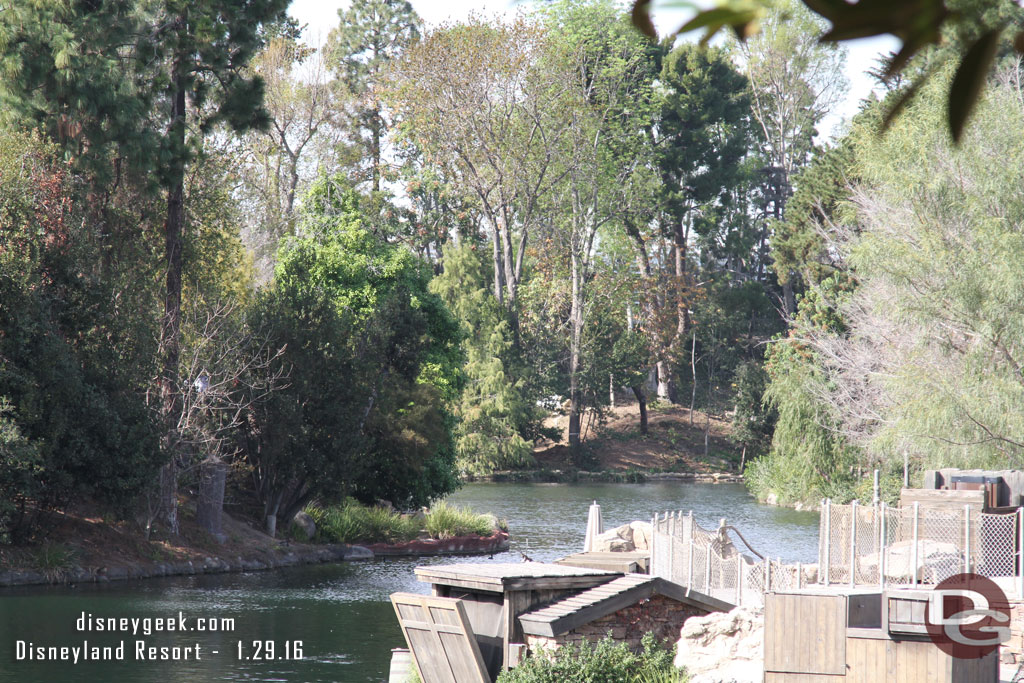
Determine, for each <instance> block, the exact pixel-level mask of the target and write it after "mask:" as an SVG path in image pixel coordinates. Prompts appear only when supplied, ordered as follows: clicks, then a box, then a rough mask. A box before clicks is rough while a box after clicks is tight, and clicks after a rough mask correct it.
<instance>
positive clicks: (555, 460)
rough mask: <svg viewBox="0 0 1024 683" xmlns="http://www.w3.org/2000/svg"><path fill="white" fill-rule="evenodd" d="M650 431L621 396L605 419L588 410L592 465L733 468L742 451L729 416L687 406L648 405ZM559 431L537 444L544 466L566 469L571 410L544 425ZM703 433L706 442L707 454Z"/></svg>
mask: <svg viewBox="0 0 1024 683" xmlns="http://www.w3.org/2000/svg"><path fill="white" fill-rule="evenodd" d="M647 412H648V433H647V435H646V436H645V435H643V434H641V433H640V410H639V407H638V406H637V404H636V402H635V401H633V402H630V403H624V402H621V401H617V403H616V407H615V408H612V409H609V410H608V411H606V413H607V414H606V416H605V419H604V421H603V423H599V422H598V420H597V419H596V418H595V417H594V416H593V415H591V414H590V413H588V414H587V415H586V417H585V418H584V421H583V433H584V434H583V443H584V444H585V446H586V453H587V456H588V457H589V458H590V460H591V463H592V466H596V467H597V469H601V470H611V471H616V470H617V471H622V470H631V469H632V470H655V471H667V472H720V471H735V470H736V469H737V467H738V465H739V460H740V453H739V450H738V449H737V448H736V446H735V444H733V443H732V442H731V441H730V440H729V433H730V425H729V419H728V417H726V418H724V419H723V418H720V417H710V418H709V417H708V415H706V414H705V413H703V412H701V411H699V410H695V411H693V414H692V415H691V413H690V410H689V409H688V408H686V407H684V406H679V405H671V404H656V405H654V406H651V407H649V408H648V411H647ZM544 426H545V427H554V428H556V429H558V430H559V431H560V432H561V440H560V441H558V442H553V441H550V440H547V439H543V440H541V441H540V442H539V443H538V444H537V446H536V448H535V449H534V457H535V458H536V459H537V464H538V465H539V466H540V467H543V468H547V469H560V468H566V467H568V466H569V465H570V464H571V459H570V455H569V449H568V427H569V418H568V416H567V415H553V416H552V417H550V418H549V419H548V420H547V421H545V424H544ZM705 432H706V433H707V447H706V453H707V455H706V456H705Z"/></svg>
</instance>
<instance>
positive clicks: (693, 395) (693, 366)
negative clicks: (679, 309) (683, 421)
mask: <svg viewBox="0 0 1024 683" xmlns="http://www.w3.org/2000/svg"><path fill="white" fill-rule="evenodd" d="M690 372H691V373H692V377H693V386H692V387H691V388H690V426H691V427H692V426H693V409H694V407H695V406H696V404H697V332H696V331H694V333H693V346H692V347H691V348H690Z"/></svg>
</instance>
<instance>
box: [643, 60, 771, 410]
mask: <svg viewBox="0 0 1024 683" xmlns="http://www.w3.org/2000/svg"><path fill="white" fill-rule="evenodd" d="M659 83H660V86H661V87H660V107H659V109H658V115H657V125H656V126H655V127H654V137H655V144H656V152H655V154H656V162H657V168H658V172H659V179H660V200H661V201H660V206H661V211H660V212H659V215H658V216H657V217H656V221H655V223H656V227H655V229H654V230H653V233H654V234H651V235H649V236H647V237H646V240H647V241H650V240H652V239H653V240H662V241H664V242H665V243H666V245H668V246H667V256H668V259H667V262H668V263H670V264H671V265H670V266H668V269H669V273H668V275H669V277H667V278H661V279H660V281H658V282H657V284H656V281H655V279H654V278H653V273H652V270H653V269H656V268H657V266H656V265H655V266H652V263H651V261H652V258H654V260H662V259H657V258H656V257H655V255H654V254H651V253H650V251H651V250H650V249H649V247H650V246H653V245H649V244H645V234H644V231H642V230H640V229H639V226H636V227H633V228H630V229H629V233H630V235H631V237H632V238H633V241H634V243H635V245H636V247H637V255H638V258H639V266H640V270H641V273H643V274H644V279H645V281H646V282H647V283H648V287H647V288H646V289H647V290H648V293H647V305H646V306H645V310H644V314H645V325H644V326H645V327H646V328H647V329H648V331H649V332H650V336H651V339H652V341H653V342H654V344H653V346H654V348H655V356H656V363H657V370H658V397H659V398H660V399H662V400H669V399H671V398H674V394H675V392H674V387H673V382H672V376H673V374H674V373H673V372H672V365H673V363H680V362H683V361H684V360H685V354H686V349H685V346H686V340H687V338H688V335H689V333H690V328H691V322H692V321H691V317H690V311H691V310H692V309H693V308H694V302H695V299H696V297H697V296H698V290H699V286H697V283H698V280H699V279H700V277H699V274H697V273H695V272H692V266H691V265H690V261H691V260H692V254H691V243H692V242H693V241H694V239H693V238H694V236H695V235H694V233H695V232H698V233H701V234H703V235H704V236H706V238H707V239H706V240H705V242H706V243H707V242H715V241H716V240H718V239H719V237H718V236H717V235H713V234H712V233H713V232H722V233H730V232H733V231H738V230H739V229H740V228H741V227H742V221H738V220H735V216H736V214H737V213H739V212H738V211H737V209H741V207H742V205H739V204H740V203H739V202H737V201H736V200H735V192H736V188H737V187H742V186H744V184H745V183H744V181H745V175H746V166H745V160H746V158H747V157H748V155H749V153H750V149H751V146H752V144H753V136H752V133H753V131H752V129H751V119H750V89H749V83H748V81H747V79H746V78H745V77H744V76H742V75H741V74H740V73H739V72H738V71H737V70H736V68H735V67H734V66H733V65H732V63H731V60H730V58H729V55H728V53H727V52H726V51H724V50H722V49H720V48H706V47H701V46H698V45H693V44H683V45H681V46H679V47H678V48H676V49H674V50H672V52H670V53H669V54H668V55H666V56H665V57H664V59H663V62H662V67H661V72H660V75H659ZM738 205H739V206H738ZM647 232H648V233H650V232H652V231H647ZM721 241H722V242H723V243H726V242H730V243H731V242H734V241H736V240H735V237H734V236H733V235H730V234H726V235H725V236H724V237H722V238H721ZM743 256H744V254H740V258H742V257H743ZM664 267H665V265H662V268H664ZM655 309H657V310H655Z"/></svg>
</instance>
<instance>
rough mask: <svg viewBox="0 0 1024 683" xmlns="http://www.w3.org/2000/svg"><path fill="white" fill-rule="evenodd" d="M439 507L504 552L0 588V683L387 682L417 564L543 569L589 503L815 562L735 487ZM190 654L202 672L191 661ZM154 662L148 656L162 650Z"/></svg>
mask: <svg viewBox="0 0 1024 683" xmlns="http://www.w3.org/2000/svg"><path fill="white" fill-rule="evenodd" d="M449 500H450V501H451V502H452V503H455V504H456V505H468V506H470V507H472V508H473V509H474V510H476V511H479V512H493V513H494V514H496V515H497V516H498V517H501V518H504V519H506V520H508V524H509V529H510V531H511V534H512V539H513V541H512V551H511V552H508V553H501V554H499V555H495V556H494V558H493V560H491V559H488V558H487V557H482V558H481V557H473V558H427V559H422V560H391V561H375V562H364V563H350V564H340V565H332V566H309V567H294V568H290V569H281V570H276V571H268V572H254V573H249V574H224V575H212V576H191V577H178V578H168V579H149V580H145V581H137V582H132V583H128V582H115V583H111V584H106V585H102V586H97V585H80V586H78V587H76V588H22V589H0V683H13V682H17V683H50V682H51V681H75V682H76V683H77V682H78V681H82V682H97V683H98V682H106V681H139V682H146V683H170V682H171V681H331V682H332V683H333V682H341V683H349V682H351V683H362V682H374V683H377V682H379V681H383V680H386V678H387V671H388V666H389V662H390V658H391V648H393V647H404V641H403V639H402V634H401V632H400V631H399V629H398V624H397V622H396V620H395V615H394V612H393V610H392V608H391V604H390V602H389V601H388V595H389V594H390V593H392V592H395V591H413V592H427V586H426V585H425V584H421V583H419V582H417V581H416V580H415V577H414V575H413V568H414V567H415V566H416V565H417V564H427V563H430V564H436V563H451V562H489V561H493V562H517V561H519V560H520V559H521V555H520V554H519V553H520V552H525V553H526V554H528V555H529V556H530V557H532V558H533V559H535V560H554V559H557V558H559V557H562V556H564V555H567V554H569V553H572V552H578V551H580V550H582V546H583V535H584V530H585V527H586V517H587V509H588V507H589V505H590V503H591V501H593V500H597V501H598V502H599V503H600V504H601V506H602V516H603V520H604V525H605V528H606V529H609V528H612V527H615V526H618V525H619V524H624V523H626V522H630V521H633V520H636V519H650V518H651V517H653V515H654V513H655V512H664V511H666V510H689V509H692V510H693V511H694V515H695V516H696V518H697V520H698V522H699V523H700V524H701V525H702V526H704V527H705V528H711V527H713V526H716V525H717V523H718V519H719V518H721V517H725V518H727V519H728V521H729V523H730V524H733V525H735V526H736V527H738V528H739V529H740V530H741V531H742V532H743V534H744V536H746V538H747V540H748V541H750V543H751V544H752V545H753V546H754V547H755V548H756V549H758V550H759V551H761V552H762V553H767V554H770V555H771V556H773V557H774V556H779V557H782V558H783V559H784V560H789V561H794V562H795V561H801V562H815V561H817V542H818V539H817V536H818V527H817V525H818V515H817V513H814V512H796V511H794V510H788V509H782V508H773V507H767V506H763V505H758V504H757V503H755V502H754V500H753V498H751V497H750V496H749V495H748V494H747V493H746V490H745V489H744V488H743V487H742V486H739V485H728V484H717V485H707V484H682V483H676V482H673V483H656V484H471V485H468V486H466V487H464V488H463V489H461V490H460V491H458V492H457V493H456V494H454V495H453V496H451V497H450V498H449ZM83 613H85V614H86V615H87V616H89V615H91V616H92V617H103V618H107V617H128V618H137V619H145V618H147V617H149V618H150V619H152V620H155V619H157V618H161V617H171V618H173V620H174V621H175V623H177V619H178V615H179V613H181V614H183V615H184V618H185V625H186V631H185V632H183V633H178V632H175V633H153V634H152V635H148V636H147V635H145V634H144V633H142V632H141V629H142V628H143V627H144V625H145V624H144V622H140V633H139V634H138V635H133V634H132V633H131V631H129V632H128V633H119V634H116V635H115V634H110V633H97V632H95V631H93V632H87V631H79V630H77V629H76V622H77V621H78V620H79V619H80V618H81V617H82V615H83ZM211 617H214V618H217V619H223V618H232V619H234V629H233V630H232V631H230V632H208V631H203V632H201V631H200V630H199V629H198V626H199V622H198V620H199V619H209V618H211ZM128 627H129V629H130V628H131V624H130V623H129V624H128ZM189 629H195V630H189ZM19 640H20V641H25V643H26V644H27V643H32V645H33V646H35V647H38V646H79V647H81V645H82V641H83V640H88V641H89V644H90V647H91V646H93V645H99V646H111V647H115V646H116V645H117V644H118V643H120V642H121V641H122V640H123V641H124V661H111V662H94V661H87V662H81V661H80V662H79V663H77V664H73V663H70V662H39V661H30V660H27V659H25V660H22V661H18V660H17V659H16V655H17V652H16V642H17V641H19ZM140 640H141V641H146V642H145V647H156V648H163V647H167V648H171V647H175V646H177V647H178V648H179V654H181V655H184V654H185V651H186V650H187V651H188V655H189V657H190V659H189V661H137V660H136V647H137V646H136V641H140ZM253 641H261V642H262V648H263V649H264V651H266V648H267V647H268V645H267V644H266V643H268V641H269V643H272V644H273V648H274V652H273V654H274V658H273V659H272V660H270V661H267V660H265V659H261V660H257V659H255V658H253V655H254V654H255V653H256V645H254V643H253ZM295 641H301V642H302V645H301V650H302V659H301V660H299V659H282V657H284V656H285V655H286V654H289V655H290V654H293V648H294V646H295ZM240 645H241V652H240V651H239V647H240ZM197 646H198V648H199V656H200V659H199V660H198V661H195V660H194V655H195V649H196V647H197ZM286 648H287V650H286ZM214 651H216V654H214ZM172 652H173V651H172V650H169V651H168V654H171V653H172ZM154 654H155V655H156V656H158V657H159V656H160V655H161V651H160V650H159V649H158V650H156V651H155V653H154ZM240 654H241V656H240Z"/></svg>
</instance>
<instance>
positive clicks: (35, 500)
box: [0, 131, 160, 541]
mask: <svg viewBox="0 0 1024 683" xmlns="http://www.w3.org/2000/svg"><path fill="white" fill-rule="evenodd" d="M55 155H56V149H55V148H54V147H52V146H50V145H47V144H45V143H43V142H41V141H40V140H39V139H37V138H35V137H29V136H23V135H20V134H16V133H10V132H7V131H4V132H0V245H3V246H2V248H0V413H2V414H0V487H2V488H3V492H4V496H3V497H4V503H3V504H2V505H0V540H4V541H6V540H23V539H24V538H26V537H27V536H28V535H30V534H31V533H32V532H33V531H34V527H35V526H36V525H37V524H38V523H40V522H46V521H47V520H46V518H45V514H46V513H48V512H50V511H53V510H55V509H62V508H64V507H65V506H66V505H68V504H69V503H71V502H77V501H80V500H83V499H85V500H92V501H95V502H96V503H97V504H99V505H100V506H102V507H103V508H105V509H107V510H112V511H114V512H115V513H117V514H122V515H123V514H126V513H127V511H128V510H129V508H130V506H131V505H132V504H133V503H134V502H135V501H136V499H137V498H138V496H139V495H140V493H141V492H142V491H143V490H144V489H145V487H146V485H147V483H148V481H151V480H152V477H153V476H154V475H155V473H156V469H157V467H159V464H160V453H159V449H158V442H157V438H156V437H157V432H156V429H155V426H156V425H155V421H154V419H153V415H152V414H151V412H150V411H149V409H148V408H147V406H146V402H145V398H144V397H145V390H146V382H147V379H148V377H150V376H152V372H153V371H154V367H153V363H152V360H153V357H152V355H150V353H148V352H151V348H150V347H148V346H147V345H146V344H145V343H144V339H139V338H136V337H134V335H133V332H134V330H133V328H132V325H133V324H134V323H135V320H134V319H133V318H131V317H130V316H129V315H126V314H125V313H124V312H122V311H120V310H119V305H120V302H119V301H118V299H117V297H116V296H114V294H115V290H114V287H113V286H112V282H111V281H106V280H103V279H101V278H100V277H99V275H100V273H101V272H102V267H101V263H102V257H101V254H102V245H103V241H102V228H103V226H101V225H97V224H96V223H93V222H91V221H89V220H87V219H86V218H85V216H86V215H87V213H86V211H83V210H82V207H81V205H80V203H78V202H76V201H74V199H73V198H72V189H71V188H72V183H73V178H72V177H71V175H70V174H69V172H68V169H67V167H66V165H65V164H61V163H58V162H57V161H56V160H55V159H54V156H55Z"/></svg>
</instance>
